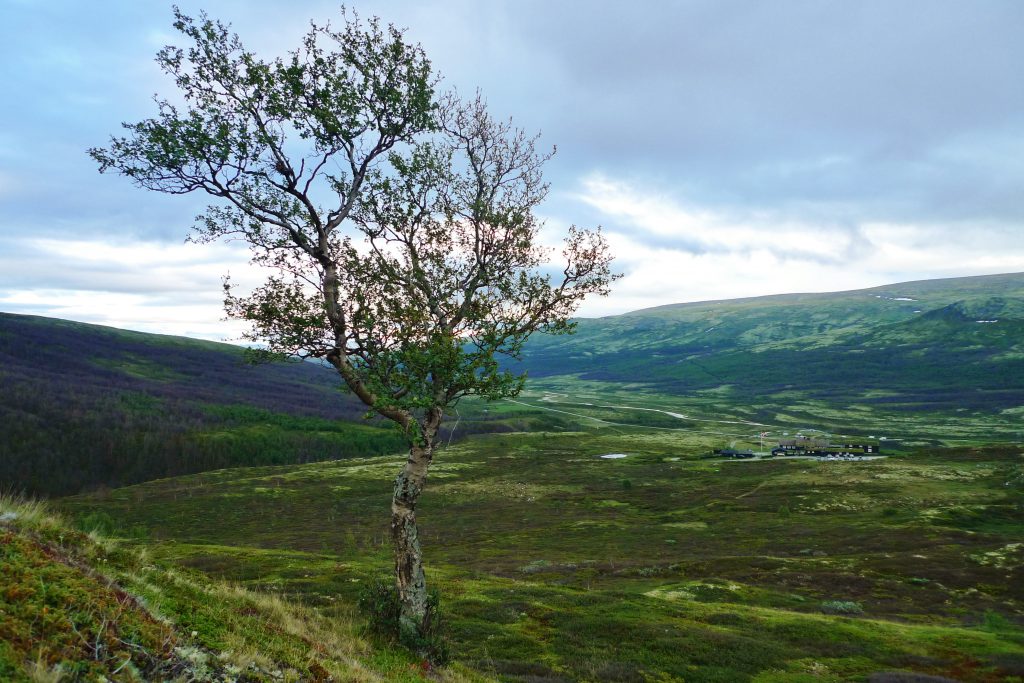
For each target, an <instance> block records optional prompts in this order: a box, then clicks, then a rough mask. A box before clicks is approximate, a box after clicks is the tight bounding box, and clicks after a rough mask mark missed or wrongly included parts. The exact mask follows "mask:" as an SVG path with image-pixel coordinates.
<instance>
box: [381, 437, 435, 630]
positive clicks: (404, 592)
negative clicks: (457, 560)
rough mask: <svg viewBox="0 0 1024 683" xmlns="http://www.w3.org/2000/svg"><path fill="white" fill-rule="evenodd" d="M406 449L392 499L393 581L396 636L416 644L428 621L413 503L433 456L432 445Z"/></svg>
mask: <svg viewBox="0 0 1024 683" xmlns="http://www.w3.org/2000/svg"><path fill="white" fill-rule="evenodd" d="M430 441H432V440H429V441H428V443H427V444H426V445H424V446H413V447H412V448H411V449H409V458H408V460H406V463H405V466H404V467H402V471H401V472H399V473H398V476H397V477H396V478H395V492H394V496H393V497H392V499H391V538H392V541H393V542H394V546H395V580H396V582H397V586H398V599H399V602H400V604H401V612H400V615H399V624H398V626H399V635H400V637H401V638H402V640H403V641H406V642H410V641H415V640H416V637H417V636H420V635H422V634H423V629H424V625H425V624H424V622H425V620H426V619H427V617H428V615H427V580H426V576H425V575H424V573H423V553H422V551H421V550H420V538H419V530H418V529H417V528H416V501H417V499H418V498H419V496H420V493H421V492H422V491H423V486H424V484H426V481H427V468H428V467H429V466H430V461H431V459H432V457H433V444H432V443H431V442H430Z"/></svg>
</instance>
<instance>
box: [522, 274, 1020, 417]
mask: <svg viewBox="0 0 1024 683" xmlns="http://www.w3.org/2000/svg"><path fill="white" fill-rule="evenodd" d="M782 276H783V277H784V273H783V274H782ZM523 366H524V367H526V368H528V369H529V372H530V375H531V377H533V378H539V379H540V380H541V383H542V384H543V383H544V380H545V378H548V377H552V376H575V377H578V378H580V379H584V380H592V381H602V382H608V383H614V384H618V385H621V384H622V383H629V384H631V385H639V386H642V387H644V388H645V389H647V390H649V391H654V392H658V393H662V394H665V395H686V394H691V393H692V392H699V391H708V390H714V389H717V390H719V394H718V396H719V398H723V397H725V398H729V399H730V400H731V401H732V402H733V403H734V404H743V403H757V404H762V405H765V406H773V407H776V408H778V407H788V406H790V405H792V404H793V403H794V400H808V401H821V402H825V403H827V404H828V405H830V406H831V407H833V408H837V407H838V408H843V407H846V406H848V405H850V404H861V405H866V406H868V407H874V408H878V409H880V410H882V411H885V412H888V413H890V414H891V413H899V412H914V413H921V412H931V411H945V412H949V411H954V410H967V411H972V412H977V413H984V414H989V415H992V414H997V413H999V411H1002V410H1005V409H1008V408H1011V409H1012V408H1019V407H1024V274H1021V273H1017V274H1009V275H995V276H983V277H972V278H957V279H949V280H929V281H923V282H908V283H903V284H897V285H889V286H885V287H877V288H874V289H865V290H857V291H851V292H838V293H831V294H792V295H781V296H769V297H759V298H755V299H737V300H733V301H712V302H702V303H693V304H680V305H672V306H662V307H658V308H651V309H646V310H642V311H637V312H634V313H629V314H626V315H620V316H613V317H608V318H600V319H586V320H581V321H580V322H579V332H578V334H576V335H575V336H572V337H537V338H535V339H534V340H531V343H530V344H529V345H528V348H527V352H526V355H525V362H524V363H523Z"/></svg>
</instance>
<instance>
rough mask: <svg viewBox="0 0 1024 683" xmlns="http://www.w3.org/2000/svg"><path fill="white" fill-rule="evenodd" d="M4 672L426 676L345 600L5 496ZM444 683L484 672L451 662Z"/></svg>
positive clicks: (105, 676) (146, 676)
mask: <svg viewBox="0 0 1024 683" xmlns="http://www.w3.org/2000/svg"><path fill="white" fill-rule="evenodd" d="M0 561H2V562H0V564H2V566H3V568H4V571H3V573H2V574H0V680H3V681H10V682H11V683H22V682H24V683H29V682H30V681H33V682H36V683H39V682H40V681H52V682H57V681H93V680H108V681H118V682H122V681H123V682H129V681H170V680H174V681H246V682H247V683H259V682H268V683H270V682H280V681H293V682H294V681H316V682H319V683H326V682H327V681H332V680H333V681H380V682H384V681H418V680H422V676H421V671H422V668H421V666H420V663H419V662H418V661H416V660H415V659H413V658H412V657H410V656H409V655H408V654H407V653H404V652H403V651H400V650H393V649H390V648H388V647H387V646H381V645H377V646H374V645H372V644H371V643H370V642H369V641H367V640H366V639H365V638H364V637H363V636H361V635H360V631H361V630H362V627H361V626H360V620H359V619H358V618H357V617H355V616H354V615H353V614H352V612H351V610H350V609H349V607H348V606H347V605H346V604H339V605H332V606H330V607H329V608H327V609H312V608H310V607H308V606H303V605H298V604H293V603H290V602H288V601H285V600H282V599H281V598H280V597H278V596H274V595H268V594H265V593H260V592H254V591H251V590H247V589H246V588H244V587H240V586H237V585H233V584H228V583H224V582H220V581H214V580H210V579H209V578H207V577H205V576H203V575H201V574H200V573H198V572H195V571H190V570H187V569H184V568H182V567H172V566H167V565H165V564H164V563H162V562H160V561H159V560H158V559H156V558H154V557H153V556H152V555H150V554H149V553H147V552H146V551H145V549H142V548H129V547H125V546H124V545H123V544H119V543H117V542H116V541H113V540H111V539H109V538H105V537H104V536H102V535H101V534H98V533H96V532H92V533H89V534H85V533H83V532H82V531H80V530H79V529H77V528H74V527H73V526H71V525H70V524H69V523H68V522H67V521H66V520H65V519H63V518H61V517H60V516H58V515H55V514H54V513H52V512H51V511H49V510H48V509H46V508H45V507H43V506H41V505H39V504H38V503H26V502H25V501H22V500H17V499H13V498H10V497H0ZM434 677H435V678H436V679H438V680H445V681H451V682H452V683H457V682H459V681H467V682H468V681H476V680H482V679H481V678H480V677H477V676H474V675H472V674H466V673H460V671H459V670H458V669H457V668H456V669H452V670H449V671H446V672H441V674H436V673H435V675H434Z"/></svg>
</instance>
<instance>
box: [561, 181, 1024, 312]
mask: <svg viewBox="0 0 1024 683" xmlns="http://www.w3.org/2000/svg"><path fill="white" fill-rule="evenodd" d="M578 199H579V201H581V202H584V203H585V204H587V205H589V206H592V207H595V208H597V209H598V211H599V212H600V213H601V214H603V220H602V222H603V223H604V224H605V226H606V232H607V234H608V236H609V242H610V244H611V248H612V251H613V253H614V254H615V255H616V263H615V267H616V269H617V270H619V271H620V272H622V273H623V274H624V277H623V279H622V280H620V281H619V282H618V283H617V284H616V286H615V291H614V294H613V296H612V297H610V298H607V299H591V300H588V301H587V303H586V304H585V305H584V306H583V308H582V310H581V314H582V315H585V316H597V315H609V314H615V313H622V312H626V311H629V310H636V309H638V308H646V307H651V306H657V305H661V304H665V303H676V302H684V301H697V300H713V299H726V298H737V297H748V296H759V295H764V294H782V293H787V292H826V291H841V290H847V289H860V288H865V287H872V286H877V285H883V284H889V283H894V282H902V281H909V280H919V279H929V278H937V277H953V276H962V275H981V274H991V273H1004V272H1020V271H1024V234H1022V233H1021V231H1019V230H1016V229H1013V228H1012V227H1007V226H1002V227H1000V226H993V225H986V224H982V225H974V226H971V225H964V224H959V223H949V224H934V223H920V224H913V223H877V222H872V223H863V224H857V225H852V226H850V225H845V224H831V225H830V224H827V223H800V222H795V221H785V220H782V219H780V218H779V217H777V216H772V215H771V214H756V213H753V214H752V213H746V212H739V213H732V214H730V213H725V212H720V211H716V210H713V209H708V208H706V207H692V206H687V205H686V204H684V203H682V202H680V201H679V200H678V199H676V198H674V197H671V196H667V195H664V194H656V193H650V192H649V191H645V190H644V189H640V188H637V187H635V186H632V185H631V184H629V183H627V182H622V181H618V182H617V181H614V180H611V179H608V178H606V177H592V178H589V179H587V180H586V181H584V182H583V183H582V189H581V192H580V193H579V194H578Z"/></svg>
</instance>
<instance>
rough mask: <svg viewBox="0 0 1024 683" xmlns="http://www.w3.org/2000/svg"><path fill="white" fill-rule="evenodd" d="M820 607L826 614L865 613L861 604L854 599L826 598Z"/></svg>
mask: <svg viewBox="0 0 1024 683" xmlns="http://www.w3.org/2000/svg"><path fill="white" fill-rule="evenodd" d="M820 609H821V611H822V612H823V613H825V614H864V608H863V607H862V606H861V604H860V603H859V602H853V601H852V600H826V601H825V602H823V603H821V607H820Z"/></svg>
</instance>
